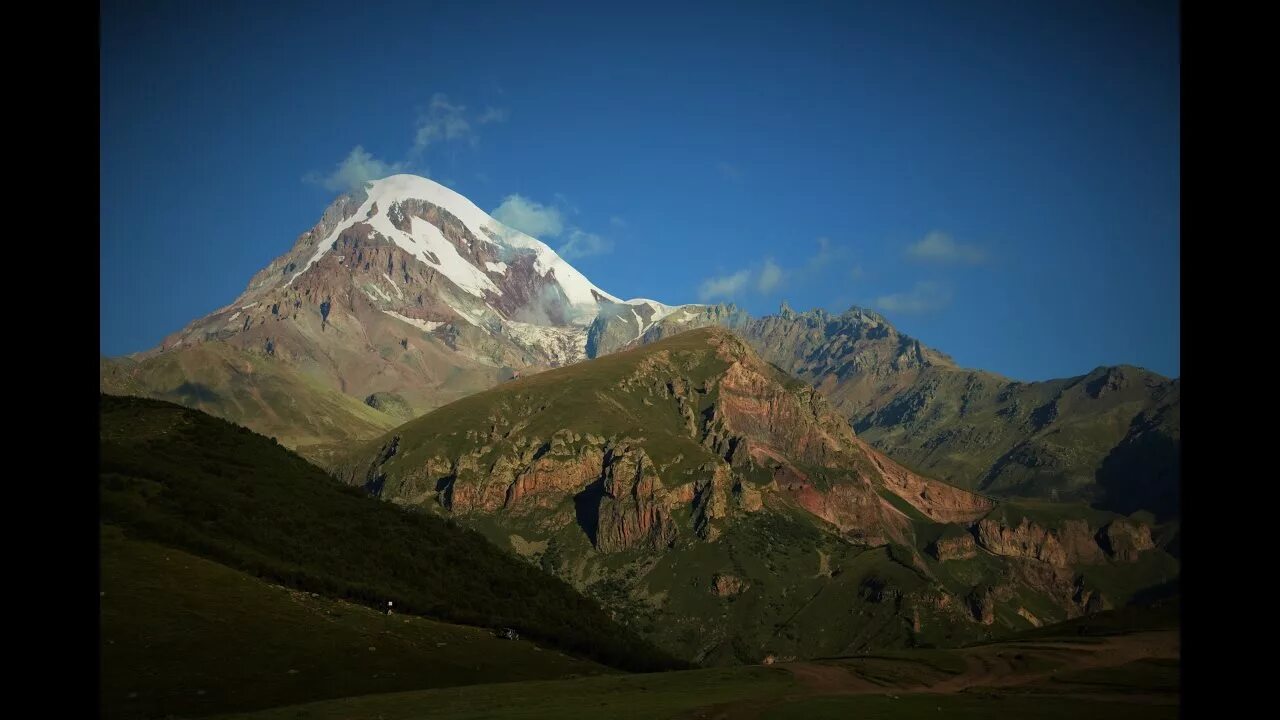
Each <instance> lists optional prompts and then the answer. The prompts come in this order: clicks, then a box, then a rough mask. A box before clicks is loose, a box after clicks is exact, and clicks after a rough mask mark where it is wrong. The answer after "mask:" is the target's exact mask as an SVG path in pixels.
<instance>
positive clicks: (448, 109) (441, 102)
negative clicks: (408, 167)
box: [410, 93, 475, 157]
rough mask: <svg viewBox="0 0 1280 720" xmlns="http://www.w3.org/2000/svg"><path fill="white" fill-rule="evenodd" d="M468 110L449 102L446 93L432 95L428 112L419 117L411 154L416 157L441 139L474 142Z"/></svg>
mask: <svg viewBox="0 0 1280 720" xmlns="http://www.w3.org/2000/svg"><path fill="white" fill-rule="evenodd" d="M466 111H467V108H466V106H464V105H456V104H454V103H451V102H449V97H448V96H447V95H445V94H444V93H436V94H435V95H432V96H431V104H430V105H428V106H427V112H426V113H425V114H423V115H422V116H421V117H419V118H418V126H417V130H416V131H415V133H414V137H413V149H412V150H410V155H411V156H414V157H416V156H418V155H420V154H422V151H423V150H426V149H427V147H428V146H430V145H432V144H434V143H438V142H441V141H449V140H470V141H471V142H472V143H474V142H475V135H473V134H472V132H471V123H469V122H468V121H467V116H466Z"/></svg>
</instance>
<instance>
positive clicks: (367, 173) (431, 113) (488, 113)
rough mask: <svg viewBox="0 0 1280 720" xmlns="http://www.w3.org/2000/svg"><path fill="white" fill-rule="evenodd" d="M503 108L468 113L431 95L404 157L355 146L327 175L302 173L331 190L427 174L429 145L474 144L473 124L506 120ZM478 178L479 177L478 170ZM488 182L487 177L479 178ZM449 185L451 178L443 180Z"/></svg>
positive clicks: (439, 94) (451, 102)
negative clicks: (390, 158)
mask: <svg viewBox="0 0 1280 720" xmlns="http://www.w3.org/2000/svg"><path fill="white" fill-rule="evenodd" d="M510 114H511V113H510V111H509V110H507V109H506V108H496V107H486V108H485V110H484V112H483V113H481V114H480V115H478V116H474V115H471V114H469V113H468V112H467V108H466V106H464V105H462V104H461V103H456V102H453V101H451V100H450V99H449V97H448V96H447V95H445V94H444V93H436V94H434V95H432V96H431V101H430V102H429V103H428V104H427V108H426V110H425V111H423V112H422V113H421V114H420V115H419V116H418V118H417V121H416V122H415V123H414V132H413V142H412V144H411V145H410V146H409V149H408V150H407V151H406V152H405V157H404V159H401V160H397V161H394V162H389V161H384V160H380V159H378V158H375V157H373V155H372V154H370V153H369V152H367V151H365V149H364V147H363V146H362V145H357V146H356V147H355V148H354V149H352V151H351V153H350V154H348V155H347V157H346V159H344V160H343V161H342V162H340V163H338V165H337V167H336V168H335V169H334V171H333V172H331V173H329V174H327V175H326V174H321V173H315V172H312V173H308V174H307V175H305V176H303V180H304V181H306V182H310V183H314V184H317V185H322V186H324V187H325V188H328V189H329V190H333V191H343V192H345V191H351V190H354V189H357V188H359V187H361V186H362V185H363V184H364V183H366V182H369V181H370V180H378V179H381V178H384V177H386V176H388V175H394V174H396V173H402V172H415V173H417V174H419V175H424V176H427V175H429V171H428V170H427V168H426V167H424V166H422V165H421V164H420V163H421V158H422V156H423V154H424V153H425V152H426V151H427V149H428V148H430V147H432V146H435V145H439V144H441V143H450V142H454V143H457V142H465V143H467V144H470V145H472V146H474V145H475V144H476V143H477V141H478V140H479V136H478V135H477V134H476V132H475V129H474V127H473V122H474V123H475V124H476V125H487V124H490V123H499V122H506V120H507V118H508V117H510ZM477 177H482V176H481V174H479V173H477ZM482 179H483V180H484V181H486V182H487V177H482ZM445 184H446V185H452V184H453V183H452V181H450V182H447V183H445Z"/></svg>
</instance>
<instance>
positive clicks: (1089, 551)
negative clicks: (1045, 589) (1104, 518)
mask: <svg viewBox="0 0 1280 720" xmlns="http://www.w3.org/2000/svg"><path fill="white" fill-rule="evenodd" d="M978 543H979V544H981V545H982V547H984V548H986V549H987V550H988V551H990V552H992V553H995V554H996V555H1006V556H1009V557H1017V558H1029V559H1032V560H1040V561H1042V562H1046V563H1049V564H1050V565H1056V566H1058V567H1068V566H1070V565H1076V564H1079V563H1096V562H1101V561H1102V559H1103V556H1102V549H1101V548H1099V547H1098V544H1097V542H1096V541H1095V540H1094V531H1092V530H1091V529H1090V528H1089V524H1088V523H1087V522H1086V521H1084V520H1065V521H1063V522H1062V523H1061V525H1060V526H1059V527H1053V528H1049V527H1045V526H1043V525H1040V524H1039V523H1036V522H1033V521H1031V520H1029V519H1027V518H1021V519H1020V521H1019V522H1018V523H1017V524H1006V523H1005V522H1004V521H1003V520H997V519H991V518H983V519H982V520H980V521H979V522H978Z"/></svg>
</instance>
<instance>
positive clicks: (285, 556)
mask: <svg viewBox="0 0 1280 720" xmlns="http://www.w3.org/2000/svg"><path fill="white" fill-rule="evenodd" d="M100 440H101V445H100V449H101V461H100V486H99V487H100V493H101V495H100V497H101V520H102V523H103V524H104V525H107V526H114V527H118V528H120V529H122V530H123V531H124V532H125V535H126V537H128V538H130V539H132V540H139V541H147V542H151V543H156V544H159V545H164V546H168V547H173V548H178V549H182V550H184V551H187V552H189V553H191V554H194V555H198V556H201V557H204V558H207V559H209V560H213V561H216V562H218V563H221V564H224V565H227V566H230V567H233V568H236V569H238V570H241V571H244V572H246V573H248V574H250V575H252V576H255V577H258V578H263V579H268V580H270V581H272V582H275V583H279V584H281V585H285V586H287V587H290V588H293V589H296V590H304V591H308V592H315V593H318V594H320V595H323V596H326V597H331V598H341V599H345V600H348V601H351V602H354V603H358V604H363V605H367V606H371V607H385V604H386V602H387V601H388V600H390V601H393V602H394V603H395V607H396V608H400V609H402V611H403V612H405V613H413V614H422V615H426V616H429V617H432V618H436V619H439V620H444V621H447V622H452V623H460V624H466V625H474V626H479V627H490V628H500V627H507V626H509V627H513V628H516V629H517V630H519V631H520V632H521V633H522V634H523V635H524V636H525V637H527V638H530V639H533V640H537V641H540V642H544V643H547V644H550V645H553V646H555V647H557V648H559V649H561V650H564V651H565V652H569V653H572V654H576V655H581V656H586V657H590V658H592V659H594V660H596V661H599V662H601V663H604V664H608V665H611V666H614V667H619V668H625V669H631V670H654V669H665V668H670V667H675V666H678V665H679V663H678V662H677V661H675V660H674V659H672V658H671V657H669V656H667V655H665V654H664V653H662V652H660V651H657V650H655V649H654V648H653V647H652V646H650V645H648V644H647V643H646V642H645V641H642V640H640V639H639V638H638V637H637V636H636V635H635V634H633V633H632V632H630V631H628V630H627V629H625V628H624V627H622V626H620V625H618V624H617V623H615V622H614V621H613V620H612V619H611V618H610V617H609V615H608V614H607V613H606V612H605V611H603V610H602V609H601V608H600V607H599V606H598V605H597V604H596V603H595V602H593V601H591V600H588V599H587V598H585V597H583V596H582V595H580V594H579V593H577V592H576V591H575V590H574V589H573V588H572V587H570V586H569V585H567V584H565V583H563V582H562V581H560V580H558V579H556V578H554V577H551V576H550V575H548V574H546V573H544V572H543V571H542V570H540V569H538V568H536V567H533V566H531V565H529V564H527V563H523V562H520V561H519V560H517V559H516V558H513V557H512V556H510V555H508V554H506V553H504V552H502V551H501V550H499V549H498V548H496V547H494V546H493V545H491V544H490V543H489V542H487V541H485V540H484V538H483V537H482V536H480V535H478V534H476V533H474V532H472V531H469V530H464V529H461V528H458V527H456V526H455V525H454V524H453V523H450V522H447V521H446V520H443V519H440V518H436V517H432V516H430V515H427V514H425V513H421V512H415V511H411V510H405V509H401V508H397V507H394V506H392V505H389V504H387V503H382V502H379V501H377V500H374V499H371V498H368V497H366V496H365V494H364V493H363V492H362V491H360V490H358V489H354V488H348V487H344V486H342V485H340V484H339V483H337V482H336V481H334V480H333V479H332V478H330V477H329V476H328V475H326V474H325V473H324V472H322V471H321V470H319V469H318V468H316V467H314V466H312V465H310V464H308V463H307V462H306V461H305V460H303V459H302V458H300V457H298V456H297V455H294V454H293V453H291V452H289V451H287V450H285V449H284V448H282V447H280V446H279V445H277V444H276V443H275V442H273V441H272V440H271V439H269V438H265V437H262V436H261V435H257V434H255V433H253V432H251V431H249V430H247V429H245V428H241V427H238V426H235V425H232V424H231V423H228V422H226V421H223V420H220V419H217V418H213V417H211V416H208V415H205V414H204V413H201V412H199V411H195V410H191V409H188V408H184V407H180V406H177V405H173V404H170V403H166V402H162V401H156V400H147V399H141V398H132V397H129V398H120V397H112V396H107V395H103V396H102V398H101V429H100Z"/></svg>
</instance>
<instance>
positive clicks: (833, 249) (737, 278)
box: [698, 237, 849, 302]
mask: <svg viewBox="0 0 1280 720" xmlns="http://www.w3.org/2000/svg"><path fill="white" fill-rule="evenodd" d="M817 244H818V249H817V251H816V252H815V253H814V254H813V255H811V256H809V258H808V259H807V260H805V261H804V262H803V263H800V264H798V265H796V266H794V267H785V266H783V265H780V264H779V263H778V262H777V261H775V260H774V259H773V258H772V257H766V258H765V259H764V260H763V261H761V262H760V264H759V265H758V266H754V267H748V268H743V269H742V270H739V271H737V272H735V273H732V274H729V275H721V276H717V277H711V278H707V279H706V280H704V281H703V282H702V284H701V285H700V286H699V287H698V297H699V299H700V300H701V301H702V302H707V301H709V300H712V299H715V298H725V299H732V298H735V297H742V296H743V295H746V294H748V293H755V294H758V295H768V294H770V293H773V292H775V291H777V290H778V289H780V288H782V287H786V286H795V285H798V284H802V283H805V282H809V281H811V280H813V279H815V278H816V276H818V275H819V274H821V273H824V272H826V271H827V270H829V269H831V268H833V267H838V266H839V265H840V264H841V263H843V262H845V261H846V260H847V258H848V255H849V253H848V249H847V248H845V247H842V246H837V245H835V244H833V243H832V242H831V240H830V239H829V238H825V237H821V238H818V241H817Z"/></svg>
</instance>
